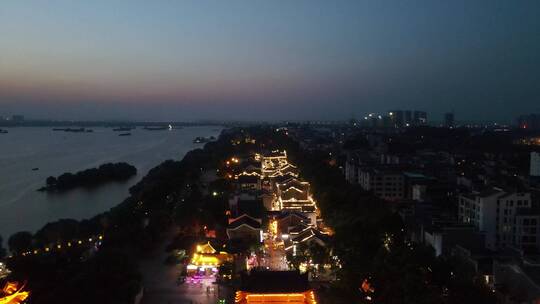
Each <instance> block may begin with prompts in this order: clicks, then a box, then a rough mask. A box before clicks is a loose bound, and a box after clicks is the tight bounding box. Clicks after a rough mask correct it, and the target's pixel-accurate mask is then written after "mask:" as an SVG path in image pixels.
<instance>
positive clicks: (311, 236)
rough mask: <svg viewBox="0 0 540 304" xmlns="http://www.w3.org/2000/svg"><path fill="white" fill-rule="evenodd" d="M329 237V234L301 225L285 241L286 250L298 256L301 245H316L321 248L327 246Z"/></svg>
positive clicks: (292, 230)
mask: <svg viewBox="0 0 540 304" xmlns="http://www.w3.org/2000/svg"><path fill="white" fill-rule="evenodd" d="M328 237H329V236H328V235H327V234H324V233H322V232H320V231H319V230H317V229H314V228H313V227H308V226H306V225H302V224H300V225H298V226H296V227H295V228H293V229H291V230H290V231H289V235H288V238H287V239H286V240H285V241H284V242H285V250H286V251H292V253H293V255H296V250H297V248H298V245H300V244H305V245H309V244H311V243H316V244H317V245H319V246H326V244H327V242H328Z"/></svg>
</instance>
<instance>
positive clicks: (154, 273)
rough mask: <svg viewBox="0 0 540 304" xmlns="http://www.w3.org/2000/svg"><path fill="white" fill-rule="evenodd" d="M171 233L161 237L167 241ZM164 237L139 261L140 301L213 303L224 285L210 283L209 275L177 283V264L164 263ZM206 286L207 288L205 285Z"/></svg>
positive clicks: (153, 303) (153, 302)
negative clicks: (159, 244) (141, 295)
mask: <svg viewBox="0 0 540 304" xmlns="http://www.w3.org/2000/svg"><path fill="white" fill-rule="evenodd" d="M172 235H174V233H173V232H171V237H168V238H165V239H166V240H167V241H168V240H170V239H172ZM167 241H165V242H163V244H162V245H161V246H159V248H158V249H156V251H155V252H154V253H153V254H152V255H151V257H149V258H147V259H144V260H142V261H141V263H140V267H141V272H142V274H143V284H144V295H143V298H142V301H141V304H215V303H217V301H218V292H222V293H225V292H227V290H226V289H225V288H224V287H219V288H218V285H217V284H212V281H213V279H210V278H206V279H204V280H202V282H201V283H197V284H194V283H184V284H181V285H178V284H177V283H176V279H177V278H178V276H179V274H180V268H179V267H178V266H175V265H167V264H165V263H164V261H165V259H166V257H167V253H166V252H165V247H166V245H167ZM207 288H208V289H207Z"/></svg>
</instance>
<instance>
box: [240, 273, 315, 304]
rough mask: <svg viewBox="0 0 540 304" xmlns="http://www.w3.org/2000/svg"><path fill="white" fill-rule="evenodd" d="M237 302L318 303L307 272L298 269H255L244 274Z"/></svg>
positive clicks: (244, 303)
mask: <svg viewBox="0 0 540 304" xmlns="http://www.w3.org/2000/svg"><path fill="white" fill-rule="evenodd" d="M235 303H237V304H252V303H273V304H281V303H299V304H316V303H317V301H316V300H315V293H314V292H313V290H312V289H311V288H310V286H309V283H308V278H307V274H300V273H299V272H298V271H255V270H252V271H251V273H250V274H244V275H242V283H241V286H240V290H238V291H237V292H236V297H235Z"/></svg>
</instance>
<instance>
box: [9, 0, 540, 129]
mask: <svg viewBox="0 0 540 304" xmlns="http://www.w3.org/2000/svg"><path fill="white" fill-rule="evenodd" d="M538 8H540V4H539V3H538V2H536V1H522V2H520V3H519V4H516V3H509V2H494V1H475V2H474V3H470V2H468V1H453V2H452V3H434V2H431V1H417V2H415V3H414V4H410V3H409V4H405V3H400V2H395V1H394V2H392V1H382V2H381V1H340V2H338V3H331V4H330V3H325V2H317V3H313V2H307V1H298V2H294V3H291V2H281V1H277V2H271V3H270V2H268V3H264V2H260V3H246V2H242V1H233V2H227V3H223V2H214V1H203V2H199V1H185V2H181V3H172V2H158V3H144V2H130V4H129V5H127V4H125V3H121V2H112V3H111V2H105V1H102V2H97V3H95V2H93V3H92V4H89V3H88V4H85V3H71V2H67V1H56V2H52V3H40V2H37V1H36V2H32V1H30V2H25V3H22V2H16V1H10V2H6V3H3V4H2V9H1V10H0V34H1V35H2V37H3V39H2V42H1V46H2V58H0V106H1V107H2V108H3V112H5V113H6V114H8V113H13V114H17V113H21V114H24V115H25V116H27V117H32V118H37V119H46V118H47V119H48V118H50V119H73V120H103V119H105V120H107V119H119V120H175V121H180V120H186V121H189V120H200V119H219V120H225V119H228V120H272V121H280V120H345V119H348V118H351V117H356V118H360V117H361V116H362V115H364V113H368V112H379V113H383V112H386V111H388V110H389V109H419V110H423V111H427V112H428V113H430V116H431V117H434V118H437V120H439V119H440V120H441V121H442V117H443V115H444V113H445V112H450V111H452V112H454V113H455V114H456V117H457V119H458V120H499V121H511V120H513V119H515V117H517V116H518V115H520V114H527V113H532V112H539V111H540V107H539V106H537V104H538V100H539V99H540V89H539V88H538V87H537V85H536V80H537V76H536V73H537V72H536V71H537V70H538V68H540V59H539V56H538V53H539V52H538V51H539V50H540V43H539V42H538V39H536V29H537V28H539V27H540V21H539V20H538V19H537V18H536V16H535V15H536V14H535V12H537V11H538Z"/></svg>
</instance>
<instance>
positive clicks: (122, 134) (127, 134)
mask: <svg viewBox="0 0 540 304" xmlns="http://www.w3.org/2000/svg"><path fill="white" fill-rule="evenodd" d="M118 136H131V133H120V134H118Z"/></svg>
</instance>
